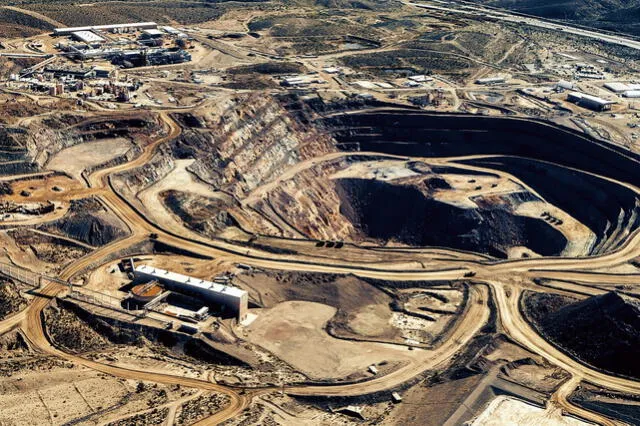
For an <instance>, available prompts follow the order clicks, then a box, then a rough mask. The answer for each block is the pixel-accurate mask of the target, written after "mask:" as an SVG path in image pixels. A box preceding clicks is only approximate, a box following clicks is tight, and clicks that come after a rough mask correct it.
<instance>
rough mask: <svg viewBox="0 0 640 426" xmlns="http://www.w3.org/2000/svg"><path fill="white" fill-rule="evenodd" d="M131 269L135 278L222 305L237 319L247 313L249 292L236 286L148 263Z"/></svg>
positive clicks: (241, 318)
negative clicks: (155, 282)
mask: <svg viewBox="0 0 640 426" xmlns="http://www.w3.org/2000/svg"><path fill="white" fill-rule="evenodd" d="M133 271H134V277H135V279H136V280H146V281H158V282H159V283H161V284H163V285H164V286H165V288H166V289H167V290H171V291H175V292H177V293H182V294H186V295H190V296H195V297H200V298H202V299H204V300H206V301H208V302H212V303H217V304H221V305H224V306H225V307H228V308H230V309H232V310H233V311H234V312H235V313H236V315H237V318H238V321H242V320H244V319H245V317H246V315H247V311H248V309H249V294H248V293H247V292H246V291H244V290H242V289H239V288H237V287H231V286H227V285H223V284H218V283H214V282H211V281H205V280H201V279H199V278H194V277H189V276H187V275H182V274H178V273H176V272H170V271H165V270H164V269H160V268H154V267H153V266H148V265H138V266H136V267H135V268H134V270H133Z"/></svg>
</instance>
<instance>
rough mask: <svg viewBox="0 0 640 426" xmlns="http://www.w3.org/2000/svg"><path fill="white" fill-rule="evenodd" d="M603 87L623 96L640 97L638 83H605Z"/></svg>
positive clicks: (639, 85)
mask: <svg viewBox="0 0 640 426" xmlns="http://www.w3.org/2000/svg"><path fill="white" fill-rule="evenodd" d="M604 87H605V88H607V89H609V90H611V91H612V92H613V93H615V94H617V95H621V96H624V97H625V98H640V84H635V83H605V85H604Z"/></svg>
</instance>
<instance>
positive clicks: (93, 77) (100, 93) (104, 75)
mask: <svg viewBox="0 0 640 426" xmlns="http://www.w3.org/2000/svg"><path fill="white" fill-rule="evenodd" d="M117 77H118V71H117V70H114V69H112V68H105V67H95V66H88V67H85V66H79V65H59V64H57V63H55V62H52V63H49V64H48V65H45V66H43V67H42V68H40V69H38V70H37V72H35V71H34V70H30V72H27V73H24V74H23V75H19V74H12V75H11V77H10V81H11V83H12V84H14V85H21V86H22V87H24V88H26V89H28V90H31V91H34V92H46V93H48V94H49V95H51V96H61V95H64V94H65V93H75V94H76V95H77V97H78V98H80V99H92V100H116V101H119V102H128V101H129V100H130V98H131V93H132V92H135V91H136V90H138V88H139V87H140V86H141V85H142V83H141V82H140V81H139V80H130V79H127V80H125V81H120V80H118V78H117Z"/></svg>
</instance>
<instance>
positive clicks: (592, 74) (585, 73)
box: [574, 63, 605, 80]
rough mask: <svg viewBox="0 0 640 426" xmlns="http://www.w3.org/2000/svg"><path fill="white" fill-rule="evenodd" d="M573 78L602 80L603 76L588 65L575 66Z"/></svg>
mask: <svg viewBox="0 0 640 426" xmlns="http://www.w3.org/2000/svg"><path fill="white" fill-rule="evenodd" d="M574 76H575V78H577V79H590V80H604V78H605V76H604V74H603V73H602V71H600V70H599V69H598V68H596V67H595V66H594V65H590V64H582V63H580V64H576V65H575V73H574Z"/></svg>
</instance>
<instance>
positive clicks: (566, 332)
mask: <svg viewBox="0 0 640 426" xmlns="http://www.w3.org/2000/svg"><path fill="white" fill-rule="evenodd" d="M532 298H533V299H536V298H539V296H533V297H532ZM532 298H529V300H528V301H527V305H528V310H529V311H530V312H531V311H532V310H534V311H535V310H536V309H537V308H536V307H533V309H531V308H532V306H534V305H536V303H532V300H531V299H532ZM538 302H543V303H537V305H538V307H541V308H542V309H546V308H544V306H542V305H546V304H547V302H548V301H542V300H538ZM532 316H533V317H534V320H536V322H537V323H538V327H539V328H540V329H541V331H542V332H543V333H544V334H546V335H547V336H548V337H549V338H550V339H551V340H552V341H553V342H555V343H556V344H557V345H559V346H561V347H562V348H564V349H565V350H567V351H568V352H569V353H571V354H573V355H574V356H576V357H577V358H579V359H581V360H582V361H584V362H586V363H588V364H590V365H593V366H594V367H597V368H601V369H603V370H606V371H609V372H612V373H617V374H622V375H625V376H631V377H634V378H640V364H638V359H640V299H637V298H635V297H631V296H627V295H624V294H620V293H615V292H610V293H606V294H603V295H600V296H593V297H590V298H588V299H585V300H583V301H580V302H575V303H570V304H568V305H566V306H564V307H561V308H559V309H557V310H555V311H551V312H549V313H548V314H547V315H538V318H537V319H536V318H535V317H536V315H535V313H534V314H533V315H532Z"/></svg>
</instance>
